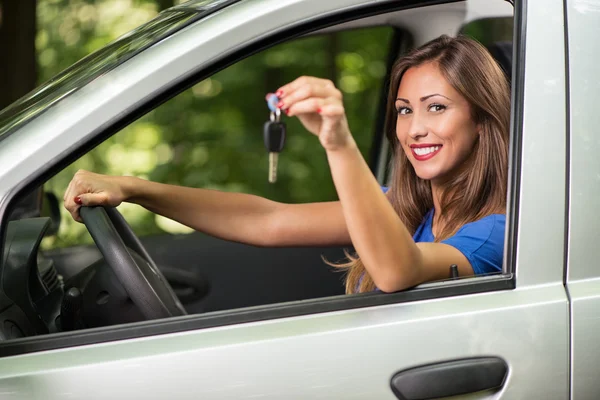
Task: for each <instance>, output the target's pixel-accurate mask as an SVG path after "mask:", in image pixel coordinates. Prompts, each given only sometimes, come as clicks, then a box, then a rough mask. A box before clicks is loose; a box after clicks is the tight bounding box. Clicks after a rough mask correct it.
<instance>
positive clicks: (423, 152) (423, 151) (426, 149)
mask: <svg viewBox="0 0 600 400" xmlns="http://www.w3.org/2000/svg"><path fill="white" fill-rule="evenodd" d="M440 147H441V146H431V147H420V148H419V147H415V148H413V151H414V152H415V154H416V155H418V156H425V155H427V154H430V153H433V152H434V151H438V150H439V149H440Z"/></svg>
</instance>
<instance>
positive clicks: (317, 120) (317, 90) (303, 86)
mask: <svg viewBox="0 0 600 400" xmlns="http://www.w3.org/2000/svg"><path fill="white" fill-rule="evenodd" d="M276 94H277V96H278V97H279V99H280V103H279V104H278V107H279V108H281V109H282V111H284V112H285V113H286V114H287V115H288V116H290V117H291V116H297V117H298V119H299V120H300V122H302V124H303V125H304V127H305V128H306V129H307V130H308V131H309V132H311V133H312V134H314V135H316V136H318V138H319V141H320V142H321V145H322V146H323V147H324V148H325V150H329V151H333V150H338V149H340V148H343V147H346V146H347V145H349V144H351V143H353V138H352V135H351V133H350V128H349V127H348V121H347V119H346V111H345V109H344V104H343V103H342V92H340V90H339V89H337V88H336V87H335V85H334V84H333V82H331V81H330V80H327V79H320V78H315V77H310V76H302V77H300V78H298V79H296V80H294V81H292V82H290V83H288V84H287V85H284V86H282V87H281V88H279V90H278V91H277V93H276Z"/></svg>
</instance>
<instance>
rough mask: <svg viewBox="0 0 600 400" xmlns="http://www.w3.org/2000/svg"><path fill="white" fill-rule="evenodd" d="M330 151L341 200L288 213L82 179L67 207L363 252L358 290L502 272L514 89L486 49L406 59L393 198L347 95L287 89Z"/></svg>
mask: <svg viewBox="0 0 600 400" xmlns="http://www.w3.org/2000/svg"><path fill="white" fill-rule="evenodd" d="M277 95H278V97H279V98H280V99H281V102H280V103H279V105H278V106H279V107H280V108H281V109H282V110H283V111H284V112H285V113H286V114H287V115H288V116H290V117H297V118H299V119H300V121H301V122H302V124H303V125H304V126H305V127H306V129H307V130H308V131H310V132H311V133H313V134H315V135H316V136H318V138H319V140H320V142H321V144H322V145H323V147H324V148H325V151H326V154H327V158H328V161H329V165H330V168H331V173H332V177H333V180H334V183H335V187H336V190H337V193H338V197H339V201H337V202H325V203H312V204H282V203H277V202H273V201H270V200H267V199H264V198H261V197H257V196H253V195H247V194H239V193H224V192H219V191H214V190H205V189H196V188H185V187H180V186H173V185H165V184H159V183H154V182H148V181H144V180H142V179H138V178H134V177H109V176H102V175H97V174H94V173H91V172H87V171H79V172H78V173H77V174H76V175H75V177H74V178H73V180H72V181H71V183H70V185H69V187H68V189H67V191H66V193H65V198H64V201H65V207H66V208H67V209H68V210H69V211H70V212H71V214H72V215H73V217H74V218H75V219H76V220H78V221H80V217H79V213H78V208H79V207H80V206H81V205H85V206H90V205H107V206H117V205H119V204H120V203H121V202H123V201H128V202H133V203H137V204H139V205H141V206H143V207H145V208H147V209H149V210H151V211H153V212H155V213H158V214H161V215H164V216H166V217H168V218H171V219H174V220H176V221H179V222H181V223H183V224H185V225H188V226H190V227H192V228H194V229H196V230H198V231H202V232H206V233H208V234H211V235H214V236H217V237H220V238H223V239H227V240H232V241H238V242H243V243H247V244H252V245H257V246H314V245H319V246H333V245H350V244H352V245H353V246H354V248H355V250H356V252H357V254H358V255H359V256H360V258H350V261H349V262H348V263H347V264H344V265H343V267H346V268H348V270H349V271H348V275H347V282H346V291H347V292H348V293H354V292H366V291H371V290H374V289H379V290H382V291H384V292H394V291H398V290H402V289H406V288H409V287H411V286H415V285H417V284H419V283H422V282H426V281H431V280H437V279H444V278H448V277H449V273H450V272H449V271H450V269H449V267H450V265H452V264H456V265H457V266H458V270H459V274H460V275H461V276H466V275H472V274H474V273H475V274H482V273H490V272H498V271H500V270H501V268H502V255H503V247H504V226H505V217H504V213H505V204H506V180H507V153H508V124H509V109H510V99H509V89H508V84H507V81H506V78H505V76H504V74H503V72H502V71H501V69H500V68H499V67H498V65H497V64H496V63H495V61H494V60H493V59H492V57H491V56H490V55H489V53H488V52H487V51H486V50H485V48H484V47H483V46H481V45H480V44H478V43H477V42H475V41H473V40H471V39H468V38H466V37H458V38H450V37H447V36H442V37H440V38H437V39H435V40H433V41H431V42H429V43H427V44H425V45H424V46H422V47H421V48H419V49H416V50H414V51H412V52H411V53H410V54H408V55H407V56H405V57H403V58H402V59H400V60H399V61H398V62H397V63H396V65H395V66H394V68H393V72H392V76H391V85H390V92H389V99H388V109H387V111H388V121H387V122H388V124H387V126H388V129H387V130H388V132H387V133H388V139H389V140H390V143H391V145H392V146H391V148H392V149H393V150H394V154H395V157H394V165H393V176H392V180H391V187H390V189H389V190H388V189H387V188H383V190H382V188H381V187H380V186H379V185H378V183H377V181H376V180H375V178H374V177H373V175H372V173H371V172H370V170H369V168H368V166H367V164H366V162H365V160H364V159H363V158H362V156H361V154H360V152H359V150H358V148H357V146H356V143H355V141H354V139H353V137H352V135H351V133H350V129H349V127H348V123H347V120H346V117H345V112H344V106H343V104H342V94H341V92H340V91H339V90H337V89H336V88H335V87H334V85H333V83H331V82H330V81H326V80H322V79H318V78H313V77H301V78H298V79H296V80H295V81H293V82H291V83H289V84H287V85H284V86H283V87H281V88H279V90H278V91H277Z"/></svg>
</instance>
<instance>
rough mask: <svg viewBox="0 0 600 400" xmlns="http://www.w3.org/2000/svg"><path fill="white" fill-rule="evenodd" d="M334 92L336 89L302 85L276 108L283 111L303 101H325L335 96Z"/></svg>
mask: <svg viewBox="0 0 600 400" xmlns="http://www.w3.org/2000/svg"><path fill="white" fill-rule="evenodd" d="M336 90H337V89H335V88H330V87H325V86H322V85H304V86H301V87H299V88H298V89H296V90H294V91H293V92H291V93H290V94H289V95H288V97H286V98H285V99H283V100H281V101H280V102H279V104H278V107H279V108H281V109H282V110H284V111H285V110H287V109H288V108H290V107H292V106H293V105H295V104H296V103H298V102H300V101H303V100H307V99H311V98H320V99H326V98H330V97H334V96H335V95H336V93H335V91H336Z"/></svg>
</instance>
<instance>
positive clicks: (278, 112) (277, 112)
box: [270, 108, 281, 122]
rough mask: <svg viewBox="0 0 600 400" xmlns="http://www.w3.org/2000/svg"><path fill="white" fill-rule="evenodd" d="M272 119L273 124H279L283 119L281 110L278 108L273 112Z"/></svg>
mask: <svg viewBox="0 0 600 400" xmlns="http://www.w3.org/2000/svg"><path fill="white" fill-rule="evenodd" d="M270 119H271V122H279V120H280V119H281V109H279V108H276V109H275V111H271V115H270Z"/></svg>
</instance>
